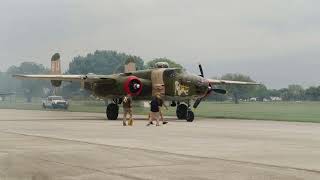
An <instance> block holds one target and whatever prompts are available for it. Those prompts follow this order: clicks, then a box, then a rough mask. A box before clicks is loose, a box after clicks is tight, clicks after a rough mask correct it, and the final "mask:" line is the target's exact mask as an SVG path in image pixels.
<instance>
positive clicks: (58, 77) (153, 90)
mask: <svg viewBox="0 0 320 180" xmlns="http://www.w3.org/2000/svg"><path fill="white" fill-rule="evenodd" d="M56 57H60V55H59V54H55V55H54V57H53V58H52V61H54V62H52V63H53V64H60V62H59V61H58V60H57V59H58V58H56ZM52 68H55V69H53V70H52V71H54V72H55V73H54V74H51V75H14V77H16V78H18V79H37V80H50V81H51V83H52V85H53V86H54V87H59V86H61V82H62V81H69V82H70V81H78V82H80V83H81V86H82V88H84V89H86V90H89V91H91V92H92V93H93V94H94V95H95V96H97V97H100V98H103V99H112V100H113V102H112V103H111V104H109V105H108V106H107V110H106V114H107V118H108V119H109V120H115V119H117V118H118V114H119V104H121V103H122V99H123V97H124V96H126V95H128V94H129V95H131V96H132V98H133V100H148V101H149V100H150V99H151V98H152V97H153V96H154V95H156V94H161V97H162V98H163V99H164V100H166V101H172V104H171V105H172V106H176V115H177V117H178V119H185V120H187V121H188V122H192V121H193V120H194V113H193V112H192V110H191V108H190V107H191V106H193V108H197V107H198V105H199V104H200V102H201V101H202V100H204V99H205V98H206V97H207V96H209V95H210V94H212V93H217V94H226V90H224V89H219V88H215V85H220V84H226V85H228V84H240V85H258V83H254V82H242V81H227V80H215V79H207V78H205V77H204V73H203V70H202V66H201V65H199V70H200V75H194V74H189V73H187V72H185V71H183V70H181V69H176V68H169V67H168V64H166V63H158V64H157V65H156V68H154V69H148V70H141V71H136V70H135V66H134V63H133V62H132V61H131V62H130V61H129V63H128V64H127V65H126V67H125V69H126V71H125V72H124V73H120V74H112V75H95V74H92V73H90V74H86V75H85V74H83V75H62V74H61V73H59V74H58V73H57V72H61V69H60V65H59V66H52ZM57 68H59V69H57ZM192 102H193V104H191V103H192Z"/></svg>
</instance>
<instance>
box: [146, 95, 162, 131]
mask: <svg viewBox="0 0 320 180" xmlns="http://www.w3.org/2000/svg"><path fill="white" fill-rule="evenodd" d="M159 116H160V107H159V101H158V99H157V97H153V98H152V100H151V103H150V114H149V122H148V124H147V126H150V125H151V124H153V123H152V121H154V120H155V121H156V125H157V126H160V124H159Z"/></svg>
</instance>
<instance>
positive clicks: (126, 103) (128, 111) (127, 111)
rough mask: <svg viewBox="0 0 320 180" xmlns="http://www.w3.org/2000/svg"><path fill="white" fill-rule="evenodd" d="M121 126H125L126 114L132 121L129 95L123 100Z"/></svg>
mask: <svg viewBox="0 0 320 180" xmlns="http://www.w3.org/2000/svg"><path fill="white" fill-rule="evenodd" d="M122 105H123V126H126V125H127V114H129V119H132V98H131V95H130V94H128V95H127V96H125V97H124V98H123V101H122Z"/></svg>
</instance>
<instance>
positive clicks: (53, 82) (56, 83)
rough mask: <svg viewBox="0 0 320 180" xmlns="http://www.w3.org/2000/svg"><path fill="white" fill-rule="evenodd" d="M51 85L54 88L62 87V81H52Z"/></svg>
mask: <svg viewBox="0 0 320 180" xmlns="http://www.w3.org/2000/svg"><path fill="white" fill-rule="evenodd" d="M51 84H52V86H54V87H60V86H61V84H62V81H55V80H52V81H51Z"/></svg>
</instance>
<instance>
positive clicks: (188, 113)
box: [186, 110, 194, 122]
mask: <svg viewBox="0 0 320 180" xmlns="http://www.w3.org/2000/svg"><path fill="white" fill-rule="evenodd" d="M186 116H187V117H186V120H187V121H188V122H192V121H193V120H194V113H193V112H192V111H190V110H189V111H188V112H187V115H186Z"/></svg>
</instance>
